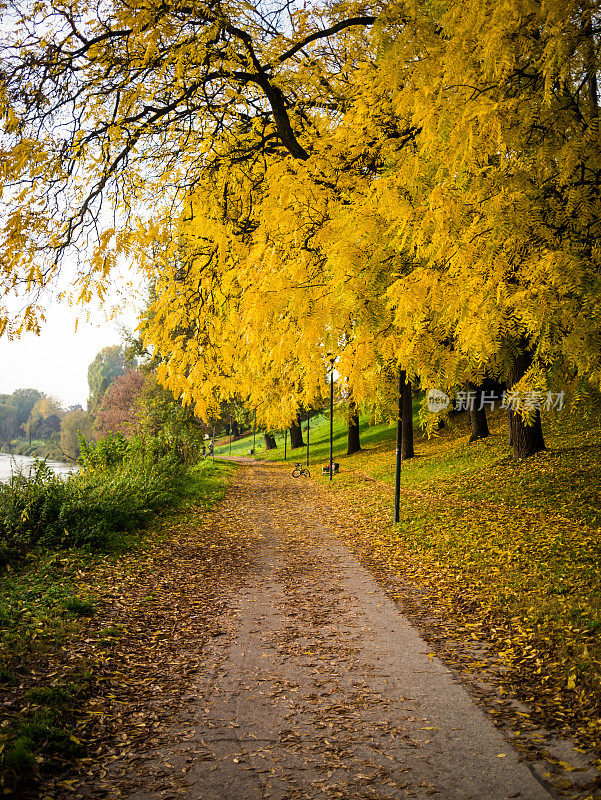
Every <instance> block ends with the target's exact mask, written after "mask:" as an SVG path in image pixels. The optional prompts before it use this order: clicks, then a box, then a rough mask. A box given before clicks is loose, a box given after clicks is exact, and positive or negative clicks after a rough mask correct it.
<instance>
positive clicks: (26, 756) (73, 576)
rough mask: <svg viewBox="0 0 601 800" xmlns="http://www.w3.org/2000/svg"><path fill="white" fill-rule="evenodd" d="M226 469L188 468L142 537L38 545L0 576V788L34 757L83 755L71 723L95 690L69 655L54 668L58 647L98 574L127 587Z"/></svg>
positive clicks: (81, 618)
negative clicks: (96, 548)
mask: <svg viewBox="0 0 601 800" xmlns="http://www.w3.org/2000/svg"><path fill="white" fill-rule="evenodd" d="M233 469H234V467H232V466H231V465H229V464H223V463H222V464H215V465H214V466H213V465H212V464H211V463H209V462H207V463H204V464H201V465H199V467H198V468H193V469H192V470H190V471H189V473H188V475H187V483H186V486H185V490H186V496H185V499H184V501H183V502H182V503H181V505H180V506H179V507H178V508H175V509H172V510H167V511H166V512H163V513H162V514H161V515H160V516H158V517H157V518H156V520H155V522H153V523H152V524H151V525H150V528H149V530H148V531H146V532H144V534H143V535H142V536H139V537H132V536H131V535H130V536H127V538H124V542H123V549H122V550H120V551H117V552H113V553H109V554H100V553H97V554H91V553H86V552H83V551H81V550H76V549H71V550H60V551H59V552H51V551H44V550H41V551H38V552H35V553H32V554H31V556H30V558H29V559H27V561H26V562H25V563H22V564H20V565H18V566H17V567H10V566H9V567H8V568H7V570H6V571H5V572H4V573H3V574H2V577H1V580H0V693H1V694H3V695H4V696H5V697H8V698H10V699H9V701H7V702H6V703H5V707H4V708H3V709H2V710H1V711H0V730H1V733H0V792H1V791H4V793H7V792H8V791H9V789H10V788H11V787H13V786H14V784H15V781H17V782H19V780H20V779H21V778H25V777H27V776H31V775H33V774H35V773H36V772H37V770H38V764H39V763H43V764H45V765H49V764H50V765H54V766H55V765H56V764H57V763H59V762H62V761H63V760H64V759H66V760H67V761H68V760H69V759H70V758H73V757H76V756H79V755H82V753H83V749H82V746H81V745H80V743H79V739H78V737H77V736H74V733H73V730H74V725H75V719H76V716H77V714H78V713H80V711H81V708H82V707H84V706H85V705H86V703H87V701H88V699H89V696H90V695H91V693H92V694H93V692H94V691H96V690H97V687H95V685H94V684H95V676H94V674H93V671H90V669H89V666H90V665H89V664H87V662H86V660H85V659H83V660H82V659H81V658H79V657H78V654H77V653H72V654H71V657H70V658H71V661H69V664H68V665H67V667H65V666H64V665H62V666H60V665H59V662H61V660H64V659H62V657H61V652H60V651H61V646H62V647H64V648H65V649H66V650H67V651H70V650H71V646H72V643H73V642H77V641H78V639H79V638H80V637H81V630H82V629H83V628H85V627H86V626H88V625H89V620H90V618H93V617H94V616H95V614H96V610H97V609H96V606H97V603H98V602H99V597H100V596H101V594H102V592H106V591H107V585H106V579H107V575H108V576H109V578H110V580H113V581H116V584H115V585H117V584H118V583H119V582H122V583H123V584H124V585H127V584H128V582H130V581H131V577H130V576H131V575H133V574H135V572H136V570H139V565H140V564H142V563H144V561H145V560H147V559H148V558H151V557H152V553H153V551H154V550H159V551H160V549H161V547H162V544H161V542H162V541H163V540H164V539H165V537H166V536H171V534H170V530H171V528H172V527H174V526H175V527H177V526H180V527H185V525H186V524H193V525H194V524H196V525H198V514H199V512H202V511H203V510H206V509H209V508H211V507H212V506H213V505H214V504H215V503H216V502H218V501H219V500H220V499H221V498H222V497H223V496H224V493H225V491H226V489H227V486H228V483H229V476H230V475H231V473H232V471H233ZM188 518H189V519H188ZM120 634H121V631H120V630H119V629H117V628H115V629H114V630H113V629H109V628H106V629H105V630H101V631H100V633H99V634H98V635H99V643H98V645H97V646H98V648H99V652H100V653H101V651H102V647H103V646H106V645H107V644H109V643H110V642H112V641H113V639H114V637H116V636H118V635H120ZM88 635H89V634H88ZM85 641H89V640H88V639H86V640H85ZM70 643H71V644H70ZM76 656H77V657H76ZM55 662H56V664H57V666H56V667H54V668H52V670H51V675H52V677H47V676H46V674H45V673H47V672H48V671H49V670H50V666H49V665H52V664H54V663H55ZM71 662H72V663H71ZM63 673H64V674H63ZM57 676H58V677H57ZM19 785H20V784H19ZM17 793H18V791H17Z"/></svg>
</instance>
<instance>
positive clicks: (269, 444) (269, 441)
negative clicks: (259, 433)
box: [263, 433, 277, 450]
mask: <svg viewBox="0 0 601 800" xmlns="http://www.w3.org/2000/svg"><path fill="white" fill-rule="evenodd" d="M263 439H265V449H266V450H275V449H276V447H277V445H276V443H275V436H274V435H273V433H264V434H263Z"/></svg>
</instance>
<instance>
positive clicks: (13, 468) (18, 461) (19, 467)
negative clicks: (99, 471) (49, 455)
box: [0, 453, 77, 483]
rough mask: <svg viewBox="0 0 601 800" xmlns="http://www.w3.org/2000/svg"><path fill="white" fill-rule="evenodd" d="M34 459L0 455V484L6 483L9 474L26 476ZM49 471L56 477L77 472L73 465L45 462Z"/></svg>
mask: <svg viewBox="0 0 601 800" xmlns="http://www.w3.org/2000/svg"><path fill="white" fill-rule="evenodd" d="M34 460H35V459H33V458H31V456H19V455H13V454H11V453H0V483H4V482H6V481H7V480H8V479H9V478H10V475H11V473H13V472H19V471H22V472H23V473H25V474H27V473H28V472H29V471H30V470H31V467H32V466H33V462H34ZM46 464H47V465H48V466H49V467H50V469H51V470H53V471H54V472H56V473H57V474H58V475H68V474H69V473H70V472H74V471H75V470H77V466H76V465H74V464H61V463H60V462H59V461H46Z"/></svg>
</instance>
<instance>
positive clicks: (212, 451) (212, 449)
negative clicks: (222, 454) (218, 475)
mask: <svg viewBox="0 0 601 800" xmlns="http://www.w3.org/2000/svg"><path fill="white" fill-rule="evenodd" d="M211 455H212V456H213V464H214V463H215V426H214V425H213V447H211Z"/></svg>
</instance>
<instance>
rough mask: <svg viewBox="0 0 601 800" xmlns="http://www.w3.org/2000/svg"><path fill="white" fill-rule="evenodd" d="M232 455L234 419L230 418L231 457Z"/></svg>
mask: <svg viewBox="0 0 601 800" xmlns="http://www.w3.org/2000/svg"><path fill="white" fill-rule="evenodd" d="M231 454H232V418H231V417H230V455H231Z"/></svg>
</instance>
